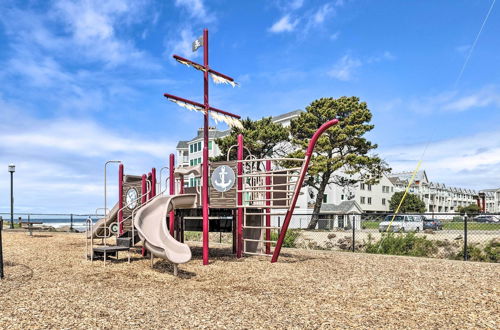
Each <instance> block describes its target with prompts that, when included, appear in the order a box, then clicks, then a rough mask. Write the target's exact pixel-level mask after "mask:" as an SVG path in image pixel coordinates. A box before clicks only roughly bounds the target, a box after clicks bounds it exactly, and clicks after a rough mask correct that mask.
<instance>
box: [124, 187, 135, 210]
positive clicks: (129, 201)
mask: <svg viewBox="0 0 500 330" xmlns="http://www.w3.org/2000/svg"><path fill="white" fill-rule="evenodd" d="M125 205H127V207H128V208H129V209H131V210H133V209H135V207H136V206H137V190H136V189H135V188H130V189H129V190H127V195H126V197H125Z"/></svg>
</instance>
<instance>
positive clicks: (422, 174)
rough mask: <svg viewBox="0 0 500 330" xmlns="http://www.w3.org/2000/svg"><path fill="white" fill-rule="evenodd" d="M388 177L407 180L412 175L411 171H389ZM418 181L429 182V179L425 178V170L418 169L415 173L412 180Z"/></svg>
mask: <svg viewBox="0 0 500 330" xmlns="http://www.w3.org/2000/svg"><path fill="white" fill-rule="evenodd" d="M387 176H388V177H389V178H398V179H399V180H402V181H409V180H410V179H411V178H412V177H413V172H411V171H409V172H398V173H389V174H387ZM416 181H420V182H425V183H427V182H429V179H428V178H427V173H425V170H422V171H418V172H417V174H415V178H414V182H416Z"/></svg>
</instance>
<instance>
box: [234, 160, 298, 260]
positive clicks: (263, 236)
mask: <svg viewBox="0 0 500 330" xmlns="http://www.w3.org/2000/svg"><path fill="white" fill-rule="evenodd" d="M238 162H239V163H241V164H242V165H243V166H242V168H243V172H242V174H240V175H239V176H238V177H239V178H241V180H242V189H238V190H237V193H241V194H242V203H241V204H238V205H237V207H238V208H239V209H242V214H243V217H242V219H243V236H242V241H243V242H242V245H243V247H242V248H243V251H242V252H243V254H247V255H263V256H272V251H271V250H272V248H274V246H276V243H277V240H273V239H272V238H271V237H272V236H273V235H271V233H272V232H273V231H274V232H275V233H276V232H277V234H278V235H279V233H280V230H281V227H280V226H279V225H278V226H273V225H271V224H272V222H276V221H277V217H281V216H285V215H286V214H287V213H288V212H293V210H291V209H290V208H291V201H292V198H293V195H294V193H295V191H296V189H295V188H296V184H297V182H298V178H299V176H300V173H301V171H302V168H303V165H304V159H302V158H271V159H246V160H239V161H238ZM278 235H276V236H278Z"/></svg>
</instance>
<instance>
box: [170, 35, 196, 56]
mask: <svg viewBox="0 0 500 330" xmlns="http://www.w3.org/2000/svg"><path fill="white" fill-rule="evenodd" d="M179 34H180V39H177V40H173V41H169V46H170V47H169V48H170V50H169V51H168V53H169V56H170V54H177V55H181V56H183V57H189V58H196V57H199V56H201V54H202V52H201V51H200V50H198V51H197V52H193V49H192V44H193V41H195V40H196V39H197V38H198V37H199V36H195V34H194V33H193V30H191V28H183V29H181V31H180V33H179Z"/></svg>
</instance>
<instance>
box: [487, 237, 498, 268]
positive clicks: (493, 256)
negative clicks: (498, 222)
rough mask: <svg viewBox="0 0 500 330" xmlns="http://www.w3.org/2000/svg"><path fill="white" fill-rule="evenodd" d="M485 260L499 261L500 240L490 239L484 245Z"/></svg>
mask: <svg viewBox="0 0 500 330" xmlns="http://www.w3.org/2000/svg"><path fill="white" fill-rule="evenodd" d="M484 256H485V259H486V260H485V261H488V262H500V240H498V239H492V240H491V241H489V242H488V243H487V244H486V246H485V247H484Z"/></svg>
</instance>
